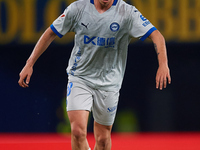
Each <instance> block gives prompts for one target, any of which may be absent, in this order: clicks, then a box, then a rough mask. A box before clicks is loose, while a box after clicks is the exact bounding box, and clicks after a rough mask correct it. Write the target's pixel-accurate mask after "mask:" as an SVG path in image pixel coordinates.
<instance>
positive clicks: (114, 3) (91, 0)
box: [90, 0, 118, 6]
mask: <svg viewBox="0 0 200 150" xmlns="http://www.w3.org/2000/svg"><path fill="white" fill-rule="evenodd" d="M117 2H118V0H114V2H113V4H112V5H113V6H115V5H116V4H117ZM90 3H92V4H94V0H90Z"/></svg>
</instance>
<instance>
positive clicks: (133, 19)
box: [129, 6, 157, 41]
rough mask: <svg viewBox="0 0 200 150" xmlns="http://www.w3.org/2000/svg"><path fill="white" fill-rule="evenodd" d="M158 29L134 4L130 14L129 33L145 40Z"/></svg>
mask: <svg viewBox="0 0 200 150" xmlns="http://www.w3.org/2000/svg"><path fill="white" fill-rule="evenodd" d="M155 30H157V29H156V28H155V27H154V26H153V25H152V24H151V22H150V21H149V20H148V19H146V18H145V17H144V16H143V15H142V14H141V13H140V12H139V11H138V10H137V9H136V8H135V7H134V6H133V9H132V12H131V14H130V24H129V34H130V36H132V37H135V38H140V40H142V41H144V40H145V39H146V38H147V37H148V36H149V35H150V34H151V33H152V32H153V31H155Z"/></svg>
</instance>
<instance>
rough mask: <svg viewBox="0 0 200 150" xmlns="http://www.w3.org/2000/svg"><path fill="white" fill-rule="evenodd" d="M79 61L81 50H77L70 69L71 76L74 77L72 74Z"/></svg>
mask: <svg viewBox="0 0 200 150" xmlns="http://www.w3.org/2000/svg"><path fill="white" fill-rule="evenodd" d="M80 59H81V49H79V51H78V52H77V53H76V56H75V59H74V64H73V66H72V68H71V72H70V73H71V75H73V76H74V73H75V71H76V68H77V66H78V61H79V60H80Z"/></svg>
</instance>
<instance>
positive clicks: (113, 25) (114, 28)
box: [110, 22, 120, 32]
mask: <svg viewBox="0 0 200 150" xmlns="http://www.w3.org/2000/svg"><path fill="white" fill-rule="evenodd" d="M119 28H120V26H119V24H118V23H117V22H113V23H112V24H111V25H110V30H111V31H113V32H116V31H118V30H119Z"/></svg>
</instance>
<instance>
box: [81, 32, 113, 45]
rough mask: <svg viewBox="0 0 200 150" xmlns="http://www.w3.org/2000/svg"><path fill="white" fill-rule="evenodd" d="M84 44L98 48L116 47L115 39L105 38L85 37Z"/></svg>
mask: <svg viewBox="0 0 200 150" xmlns="http://www.w3.org/2000/svg"><path fill="white" fill-rule="evenodd" d="M84 44H92V45H96V46H104V47H105V48H109V47H114V46H115V37H110V38H104V37H96V36H93V37H89V36H87V35H84Z"/></svg>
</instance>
